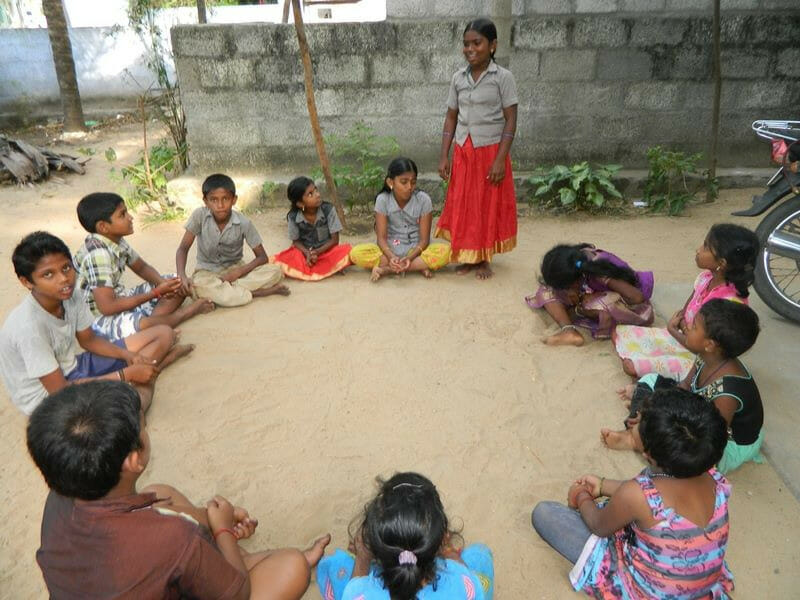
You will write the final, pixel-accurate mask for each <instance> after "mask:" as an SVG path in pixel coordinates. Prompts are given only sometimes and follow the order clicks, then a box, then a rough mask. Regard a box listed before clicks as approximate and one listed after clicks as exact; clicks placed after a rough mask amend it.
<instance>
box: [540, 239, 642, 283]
mask: <svg viewBox="0 0 800 600" xmlns="http://www.w3.org/2000/svg"><path fill="white" fill-rule="evenodd" d="M587 248H588V249H594V246H592V245H591V244H585V243H584V244H576V245H569V244H559V245H557V246H555V247H553V248H551V249H550V250H548V251H547V253H546V254H545V255H544V257H543V258H542V266H541V273H542V277H541V279H540V281H541V283H544V284H545V285H548V286H550V287H551V288H554V289H557V290H565V289H567V288H568V287H570V286H571V285H573V284H574V283H575V282H577V281H579V280H580V279H581V277H584V276H589V277H610V278H611V279H621V280H622V281H627V282H628V283H630V284H631V285H634V286H636V285H639V281H638V279H637V277H636V273H634V272H633V270H632V269H630V268H629V267H620V266H617V265H615V264H614V263H612V262H610V261H607V260H605V259H602V258H601V259H597V260H590V259H589V258H587V256H586V253H585V252H584V250H585V249H587Z"/></svg>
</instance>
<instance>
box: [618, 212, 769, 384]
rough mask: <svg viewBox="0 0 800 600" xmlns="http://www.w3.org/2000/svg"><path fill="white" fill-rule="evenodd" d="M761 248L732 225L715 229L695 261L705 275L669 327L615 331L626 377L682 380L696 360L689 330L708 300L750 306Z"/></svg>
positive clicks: (750, 234)
mask: <svg viewBox="0 0 800 600" xmlns="http://www.w3.org/2000/svg"><path fill="white" fill-rule="evenodd" d="M758 246H759V244H758V238H757V237H756V235H755V234H754V233H753V232H752V231H750V230H749V229H746V228H744V227H740V226H739V225H732V224H727V223H718V224H716V225H714V226H713V227H711V230H710V231H709V232H708V235H707V236H706V239H705V240H704V241H703V245H702V246H700V247H699V248H698V249H697V253H696V255H695V263H697V266H698V267H699V268H700V269H702V271H701V272H700V274H699V275H698V276H697V279H696V280H695V282H694V292H693V293H692V295H691V296H689V299H688V300H687V301H686V304H685V305H684V306H683V308H682V309H681V310H679V311H678V312H676V313H675V314H674V315H673V316H672V318H671V319H670V321H669V323H668V324H667V327H666V329H664V328H660V327H637V326H635V325H630V326H628V325H621V326H619V327H617V328H616V330H615V332H614V347H615V349H616V351H617V354H618V355H619V357H620V359H621V360H622V368H623V370H624V371H625V373H627V374H628V375H630V376H631V377H641V376H642V375H646V374H648V373H657V374H659V375H663V376H664V377H671V378H672V379H678V380H680V379H683V378H684V377H685V376H686V373H688V372H689V369H691V368H692V363H693V361H694V356H693V355H692V353H691V352H690V351H689V350H687V349H686V346H685V343H684V342H685V340H686V329H687V328H688V327H689V326H691V324H692V320H693V319H694V316H695V315H696V314H697V311H699V310H700V307H701V306H702V305H703V304H704V303H706V302H708V301H709V300H713V299H714V298H721V299H723V300H735V301H737V302H744V303H745V304H747V302H748V301H747V296H748V294H749V292H748V289H747V288H749V287H750V286H751V285H752V284H753V276H754V275H753V273H754V269H755V264H756V256H757V255H758Z"/></svg>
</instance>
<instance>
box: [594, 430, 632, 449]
mask: <svg viewBox="0 0 800 600" xmlns="http://www.w3.org/2000/svg"><path fill="white" fill-rule="evenodd" d="M600 439H601V440H603V443H604V444H605V445H606V448H610V449H611V450H633V434H631V432H630V431H628V430H627V429H625V430H623V431H612V430H611V429H607V428H605V427H604V428H603V429H601V430H600Z"/></svg>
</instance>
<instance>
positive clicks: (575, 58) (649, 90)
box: [172, 0, 800, 171]
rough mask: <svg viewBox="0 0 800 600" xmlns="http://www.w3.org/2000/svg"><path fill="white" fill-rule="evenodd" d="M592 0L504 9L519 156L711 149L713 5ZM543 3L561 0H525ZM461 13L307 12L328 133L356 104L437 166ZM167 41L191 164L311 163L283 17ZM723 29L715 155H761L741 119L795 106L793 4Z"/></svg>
mask: <svg viewBox="0 0 800 600" xmlns="http://www.w3.org/2000/svg"><path fill="white" fill-rule="evenodd" d="M643 1H644V0H643ZM763 1H764V0H752V2H750V4H751V5H753V4H756V5H757V4H758V3H759V2H763ZM774 1H775V2H780V1H781V0H774ZM592 2H594V6H595V9H594V11H595V12H594V13H593V14H582V13H581V12H579V11H580V10H583V9H587V10H588V7H589V4H590V3H591V2H590V0H568V1H566V2H562V3H560V4H564V5H568V6H567V8H569V10H570V11H572V12H570V13H569V14H549V15H537V14H533V13H531V14H528V13H527V12H526V14H525V16H520V17H517V18H515V19H514V24H513V31H512V45H511V56H510V68H511V71H512V72H513V73H514V75H515V77H516V80H517V86H518V89H519V95H520V104H519V120H518V121H519V125H518V133H517V138H516V140H515V142H514V146H513V149H512V155H513V157H514V159H515V161H516V162H517V163H518V164H519V166H520V167H521V168H530V167H533V166H535V165H542V164H553V163H555V162H575V161H579V160H586V159H588V160H592V161H597V162H621V163H623V164H625V165H626V166H629V167H637V166H642V165H643V164H644V162H645V158H644V156H645V151H646V149H647V148H648V147H650V146H653V145H656V144H661V145H664V146H668V147H670V148H675V149H683V150H686V151H691V152H694V151H702V150H706V149H707V146H708V137H709V135H710V113H711V91H712V85H711V80H710V75H711V20H710V17H709V16H706V15H705V14H699V13H695V12H691V13H681V14H676V13H673V12H664V10H663V8H661V10H660V12H659V11H655V9H654V10H653V11H644V10H640V11H637V12H603V13H602V14H596V13H598V12H601V11H600V8H599V7H600V6H606V5H607V4H608V5H610V4H613V5H614V7H615V10H616V9H617V8H618V7H619V6H620V5H621V4H623V0H613V1H612V2H604V1H603V0H592ZM675 2H677V0H662V1H661V2H644V3H645V4H647V5H648V6H654V7H662V5H663V6H666V4H670V5H674V4H675ZM410 4H412V5H413V3H410ZM423 4H424V5H426V6H430V5H429V4H428V3H421V4H420V6H422V5H423ZM440 4H447V3H437V4H436V6H437V7H438V6H439V5H440ZM467 4H469V3H467ZM472 4H475V5H476V6H477V5H479V4H481V2H480V1H479V0H475V1H474V2H473V3H472ZM518 4H519V3H518ZM542 4H547V5H554V4H559V3H558V2H555V0H552V1H551V0H547V1H546V2H545V1H544V0H543V1H542V2H527V3H525V6H524V7H525V10H526V11H528V9H529V8H530V7H532V6H534V5H536V6H539V5H542ZM631 4H632V3H631ZM690 4H692V6H700V5H701V4H702V2H693V3H691V2H690ZM739 4H742V2H739ZM391 5H392V1H391V0H390V2H389V6H390V7H391ZM453 6H454V7H455V4H454V5H453ZM470 6H471V4H470ZM640 8H641V6H640ZM437 10H439V9H438V8H437ZM697 10H700V9H697ZM473 14H474V13H473ZM463 26H464V19H449V18H448V19H437V20H432V19H431V20H428V19H411V18H409V19H403V20H394V21H386V22H380V23H370V24H336V25H311V26H308V27H307V35H308V39H309V45H310V47H311V52H312V56H313V62H314V70H315V86H316V99H317V106H318V110H319V114H320V120H321V123H322V127H323V129H324V131H325V133H326V134H330V133H337V134H342V133H345V132H346V131H347V130H348V129H349V128H350V127H351V126H352V125H353V124H354V123H355V122H357V121H359V120H362V121H364V122H366V123H367V124H369V125H371V126H372V127H373V128H374V129H375V131H376V132H377V133H379V134H381V135H392V136H395V137H396V138H397V140H398V142H399V144H400V146H401V149H402V152H403V153H405V154H408V155H410V156H412V157H413V158H415V159H416V160H417V161H418V162H419V163H420V166H421V168H422V169H423V170H435V165H436V159H437V156H438V148H439V143H440V139H441V138H440V132H441V127H442V122H443V119H444V112H445V99H446V96H447V90H448V85H449V81H450V77H451V75H452V73H453V72H454V71H455V70H456V69H457V68H459V67H460V66H462V65H463V58H462V56H461V52H460V46H461V32H462V28H463ZM172 41H173V48H174V50H175V54H176V67H177V71H178V76H179V79H180V83H181V86H182V93H183V101H184V106H185V109H186V113H187V121H188V128H189V143H190V147H191V150H190V151H191V154H192V159H193V161H194V163H195V164H197V165H200V167H201V168H205V167H207V168H216V167H235V168H239V169H244V170H248V169H254V170H259V169H264V168H290V169H293V170H296V171H300V170H304V169H307V168H308V167H309V166H310V165H313V164H316V154H315V150H314V145H313V140H312V137H311V132H310V126H309V122H308V115H307V110H306V100H305V94H304V88H303V73H302V66H301V62H300V59H299V54H298V48H297V41H296V38H295V33H294V29H293V27H292V26H282V25H268V24H242V25H207V26H179V27H176V28H174V29H173V30H172ZM722 44H723V74H724V81H723V92H722V93H723V97H722V123H721V143H720V152H721V157H720V158H721V166H725V165H729V166H759V165H763V164H764V163H765V161H767V160H768V148H767V146H766V144H765V143H764V142H762V141H759V140H758V139H757V138H756V137H755V136H754V135H753V133H752V132H751V131H750V128H749V126H750V123H751V122H752V121H753V120H755V119H757V118H792V117H795V118H796V117H797V106H800V50H798V48H799V47H800V9H795V10H794V11H787V10H785V9H782V10H779V11H774V12H769V11H765V10H759V11H753V10H737V11H729V12H727V13H725V14H724V15H723V24H722Z"/></svg>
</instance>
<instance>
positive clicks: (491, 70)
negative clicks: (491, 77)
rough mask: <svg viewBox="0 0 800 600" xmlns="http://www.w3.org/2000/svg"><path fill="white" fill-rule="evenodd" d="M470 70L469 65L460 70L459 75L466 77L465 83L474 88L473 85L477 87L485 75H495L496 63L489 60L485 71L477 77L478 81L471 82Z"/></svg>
mask: <svg viewBox="0 0 800 600" xmlns="http://www.w3.org/2000/svg"><path fill="white" fill-rule="evenodd" d="M471 69H472V67H471V66H470V65H467V66H466V67H464V68H463V69H461V73H462V74H463V75H464V77H466V78H467V81H468V82H469V83H470V84H472V85H473V86H475V85H478V84H479V83H480V82H481V81H483V79H484V76H485V75H486V74H487V73H497V63H496V62H494V60H490V61H489V66H488V67H486V70H485V71H484V72H483V73H481V76H480V77H478V81H473V80H472V77H471V76H470V72H471Z"/></svg>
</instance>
